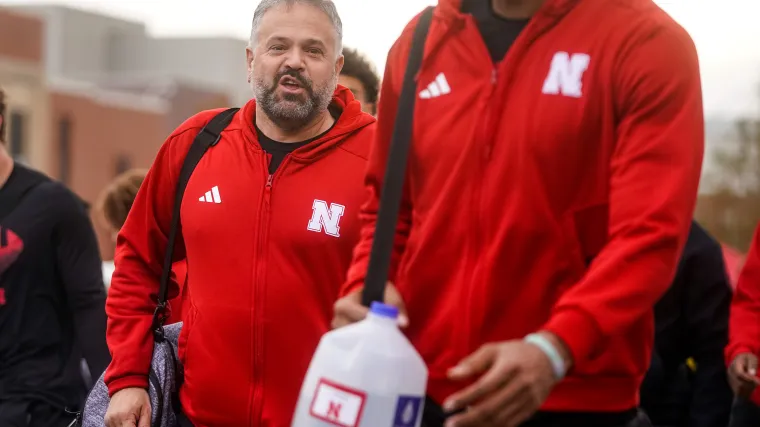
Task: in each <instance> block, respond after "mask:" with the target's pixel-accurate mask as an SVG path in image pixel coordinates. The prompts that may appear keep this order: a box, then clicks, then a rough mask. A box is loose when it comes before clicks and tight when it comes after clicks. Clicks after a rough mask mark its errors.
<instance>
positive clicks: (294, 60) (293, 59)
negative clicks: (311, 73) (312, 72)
mask: <svg viewBox="0 0 760 427" xmlns="http://www.w3.org/2000/svg"><path fill="white" fill-rule="evenodd" d="M282 65H283V66H284V67H285V68H289V69H291V70H298V71H301V70H303V69H304V66H305V64H304V56H303V52H301V50H300V49H295V48H293V49H290V50H289V51H288V53H287V54H286V55H285V62H284V63H283V64H282Z"/></svg>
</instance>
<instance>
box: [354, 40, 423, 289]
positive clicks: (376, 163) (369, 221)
mask: <svg viewBox="0 0 760 427" xmlns="http://www.w3.org/2000/svg"><path fill="white" fill-rule="evenodd" d="M400 46H401V45H400V43H399V42H396V44H395V45H394V46H393V47H392V48H391V52H390V53H389V54H388V60H387V62H386V66H385V76H384V78H383V85H382V88H381V91H380V101H379V104H378V121H377V123H378V127H377V130H376V132H375V139H374V142H373V144H372V149H371V150H370V155H369V162H368V165H367V174H366V177H365V186H366V188H367V200H366V202H365V203H364V204H363V205H362V207H361V210H360V212H359V217H360V219H361V221H362V230H361V236H360V238H359V243H358V244H357V246H356V248H355V249H354V258H353V262H352V263H351V267H350V268H349V271H348V276H347V281H346V283H345V284H344V285H343V287H342V289H341V293H340V294H341V296H344V295H346V294H348V293H351V292H353V291H355V290H357V289H359V288H361V287H362V286H363V285H364V278H365V276H366V274H367V267H368V265H369V255H370V251H371V249H372V238H373V236H374V234H375V224H376V222H377V213H378V207H379V205H380V193H381V191H382V188H383V176H384V175H385V166H386V163H387V162H386V160H387V158H388V151H389V149H390V143H391V137H392V135H393V126H394V123H395V121H396V109H397V107H398V98H399V88H400V87H401V83H402V82H401V80H402V79H403V75H404V70H405V69H406V64H405V61H406V56H407V55H408V52H407V53H406V55H401V54H400V52H398V51H399V47H400ZM407 50H408V48H407ZM402 57H403V58H402ZM396 71H399V74H396ZM397 75H398V76H400V77H398V78H396V76H397ZM408 182H409V180H408V178H407V180H406V183H405V185H404V192H403V198H402V202H401V208H400V209H399V219H398V224H397V226H396V238H395V240H394V248H393V254H392V257H391V267H390V271H389V275H388V279H389V280H390V281H393V280H394V278H395V275H396V271H397V269H398V264H399V260H400V259H401V255H402V254H403V252H404V248H405V247H406V241H407V238H408V237H409V230H410V228H411V212H412V206H411V202H410V198H409V186H408Z"/></svg>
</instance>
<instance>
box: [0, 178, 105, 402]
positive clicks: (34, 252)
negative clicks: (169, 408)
mask: <svg viewBox="0 0 760 427" xmlns="http://www.w3.org/2000/svg"><path fill="white" fill-rule="evenodd" d="M30 182H36V183H37V185H36V186H35V187H33V188H32V189H31V190H29V191H26V194H25V195H24V196H23V198H21V197H20V194H19V192H20V190H25V189H28V188H29V187H30V185H29V184H30ZM0 206H2V209H0V211H3V212H4V214H3V217H2V218H0V294H2V295H0V296H1V297H2V298H0V402H3V401H6V400H13V399H21V400H22V401H30V402H33V401H39V402H45V403H47V404H48V405H50V406H52V407H54V408H58V410H62V409H63V408H68V409H71V410H75V409H77V406H78V405H79V404H80V403H81V400H82V395H83V393H84V391H85V390H84V380H83V376H82V372H81V369H80V361H81V360H82V358H84V359H85V360H86V361H87V364H88V365H89V368H90V373H91V375H92V376H93V377H94V378H97V377H98V376H99V375H100V374H101V373H102V372H103V371H104V370H105V368H106V366H107V365H108V363H109V361H110V354H109V352H108V347H107V346H106V341H105V328H106V315H105V296H106V295H105V287H104V286H103V279H102V272H101V268H102V267H101V260H100V255H99V253H98V245H97V240H96V238H95V233H94V231H93V228H92V224H91V222H90V219H89V216H88V215H87V213H86V211H85V207H84V206H83V205H82V203H81V201H80V199H79V198H77V197H76V196H75V195H74V194H73V193H71V192H70V191H69V190H67V189H66V188H65V187H63V186H62V185H61V184H59V183H56V182H54V181H52V180H50V179H48V178H47V177H44V176H42V175H41V174H39V173H37V172H35V171H32V170H29V169H27V168H24V167H23V166H21V165H16V166H15V167H14V170H13V172H12V173H11V176H10V178H9V179H8V181H7V182H6V184H5V185H3V186H2V187H0Z"/></svg>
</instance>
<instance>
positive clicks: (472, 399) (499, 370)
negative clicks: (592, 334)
mask: <svg viewBox="0 0 760 427" xmlns="http://www.w3.org/2000/svg"><path fill="white" fill-rule="evenodd" d="M542 335H544V336H546V337H547V338H549V340H550V341H551V342H552V343H553V344H555V347H558V348H557V350H558V351H559V352H560V354H562V355H563V357H564V358H565V360H566V363H568V362H570V361H569V357H568V353H569V352H568V351H567V349H566V348H565V347H564V345H562V344H561V343H559V340H558V339H557V338H556V337H554V336H553V335H551V334H548V333H543V334H542ZM478 374H483V375H482V376H481V377H480V379H479V380H478V381H476V382H475V383H474V384H472V385H471V386H469V387H467V388H465V389H464V390H462V391H460V392H458V393H455V394H453V395H452V396H451V397H449V398H448V399H447V400H446V403H445V404H444V410H445V411H447V412H455V411H457V410H460V409H464V411H463V412H461V413H459V414H457V415H454V416H452V417H451V418H449V419H448V421H447V422H446V426H447V427H475V426H478V427H479V426H499V427H513V426H518V425H520V424H521V423H522V422H524V421H525V420H527V419H528V418H530V417H531V416H532V415H533V414H534V413H535V412H536V411H537V410H538V408H539V407H540V406H541V404H543V403H544V401H545V400H546V398H547V397H548V396H549V392H550V391H551V390H552V388H553V387H554V385H555V384H556V383H557V378H556V377H555V375H554V370H553V369H552V364H551V361H550V360H549V358H548V356H547V355H546V354H544V352H543V351H542V350H541V349H540V348H538V347H537V346H536V345H534V344H530V343H527V342H525V341H523V340H512V341H504V342H500V343H491V344H486V345H484V346H483V347H481V348H480V349H479V350H478V351H476V352H475V353H473V354H472V355H470V356H469V357H467V358H466V359H464V360H463V361H462V362H460V363H459V365H457V366H456V367H454V368H452V369H451V370H450V371H449V378H450V379H452V380H455V381H461V380H466V379H469V378H472V377H474V376H475V375H478Z"/></svg>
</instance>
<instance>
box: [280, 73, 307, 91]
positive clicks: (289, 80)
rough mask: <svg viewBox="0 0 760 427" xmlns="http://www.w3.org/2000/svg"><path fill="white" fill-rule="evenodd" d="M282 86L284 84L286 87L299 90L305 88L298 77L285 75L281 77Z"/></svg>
mask: <svg viewBox="0 0 760 427" xmlns="http://www.w3.org/2000/svg"><path fill="white" fill-rule="evenodd" d="M280 86H283V87H285V88H286V89H290V90H298V89H302V88H303V86H302V85H301V83H300V82H299V81H298V80H297V79H296V78H294V77H290V76H284V77H283V78H281V79H280Z"/></svg>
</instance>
